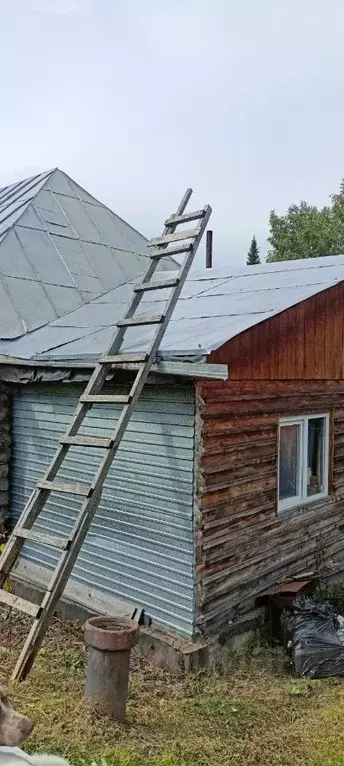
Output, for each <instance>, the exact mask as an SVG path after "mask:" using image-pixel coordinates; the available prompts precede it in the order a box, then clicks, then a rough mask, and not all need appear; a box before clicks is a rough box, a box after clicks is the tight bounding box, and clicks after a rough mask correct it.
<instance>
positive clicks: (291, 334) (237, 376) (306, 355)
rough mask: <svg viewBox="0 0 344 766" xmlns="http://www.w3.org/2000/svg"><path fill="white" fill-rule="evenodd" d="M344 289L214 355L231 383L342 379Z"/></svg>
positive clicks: (338, 288)
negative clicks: (237, 381)
mask: <svg viewBox="0 0 344 766" xmlns="http://www.w3.org/2000/svg"><path fill="white" fill-rule="evenodd" d="M343 330H344V285H343V284H342V283H341V284H339V285H336V286H335V287H331V288H329V289H328V290H324V291H323V292H321V293H318V295H315V296H313V297H312V298H308V300H305V301H303V302H302V303H299V304H298V305H297V306H293V307H292V308H290V309H287V310H286V311H283V312H282V313H281V314H278V315H277V316H275V317H272V318H271V319H267V320H266V321H265V322H262V323H261V324H259V325H256V326H255V327H252V328H250V329H249V330H246V331H245V332H243V333H241V334H240V335H238V336H237V337H236V338H233V339H232V340H230V341H228V342H227V343H225V344H224V345H223V346H222V347H221V348H220V349H218V350H217V351H214V352H213V353H212V354H211V355H210V358H209V361H210V362H218V363H220V364H228V365H229V376H230V379H231V380H252V379H254V380H259V379H260V380H263V379H265V380H278V379H282V380H285V379H289V380H296V379H299V380H302V379H303V380H306V379H308V380H310V379H318V380H341V379H343V378H344V368H343Z"/></svg>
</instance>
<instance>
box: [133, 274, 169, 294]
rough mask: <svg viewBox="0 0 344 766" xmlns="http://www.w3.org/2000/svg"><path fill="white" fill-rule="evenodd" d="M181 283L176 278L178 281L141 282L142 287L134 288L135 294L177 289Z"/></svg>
mask: <svg viewBox="0 0 344 766" xmlns="http://www.w3.org/2000/svg"><path fill="white" fill-rule="evenodd" d="M179 282H180V279H179V277H176V279H162V280H161V282H141V284H140V285H137V287H134V293H141V292H144V291H145V290H163V289H164V288H168V287H177V285H179Z"/></svg>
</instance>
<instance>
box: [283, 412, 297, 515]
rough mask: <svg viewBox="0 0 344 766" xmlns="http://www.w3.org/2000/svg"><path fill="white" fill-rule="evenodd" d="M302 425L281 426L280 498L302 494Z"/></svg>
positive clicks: (284, 498)
mask: <svg viewBox="0 0 344 766" xmlns="http://www.w3.org/2000/svg"><path fill="white" fill-rule="evenodd" d="M300 431H301V428H300V425H298V424H290V425H284V426H281V428H280V453H279V499H280V500H287V499H289V498H293V497H298V495H299V494H300Z"/></svg>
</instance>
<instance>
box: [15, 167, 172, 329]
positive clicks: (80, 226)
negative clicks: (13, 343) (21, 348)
mask: <svg viewBox="0 0 344 766" xmlns="http://www.w3.org/2000/svg"><path fill="white" fill-rule="evenodd" d="M147 255H148V250H147V240H146V239H145V237H143V236H142V235H141V234H139V232H137V231H136V230H135V229H133V228H132V227H131V226H129V224H127V223H126V222H125V221H123V220H122V219H121V218H119V216H117V215H115V213H113V212H112V211H111V210H109V208H107V207H106V206H105V205H103V204H102V203H101V202H98V200H96V199H95V198H94V197H92V196H91V195H90V194H89V193H88V192H86V191H85V190H84V189H82V188H81V186H79V185H78V184H76V183H75V181H73V180H72V179H71V178H69V177H68V176H67V175H66V174H65V173H63V172H62V171H61V170H59V169H58V168H56V169H55V170H51V171H48V172H47V173H42V174H40V175H37V176H33V177H32V178H28V179H26V180H24V181H20V182H18V183H16V184H12V185H11V186H6V187H4V188H2V189H0V338H2V339H3V340H6V339H7V340H9V339H13V338H18V337H20V336H23V335H25V334H26V333H27V332H31V331H33V330H35V329H37V328H38V327H42V326H44V325H47V324H48V323H49V322H51V321H53V320H55V319H57V318H59V317H61V316H63V315H64V314H66V313H69V312H71V311H74V309H77V308H79V307H81V306H83V305H85V304H86V303H89V302H90V301H92V300H93V299H94V298H96V297H97V296H99V295H102V294H103V293H106V292H107V291H108V290H109V289H112V288H114V287H116V286H118V285H120V284H122V283H125V282H127V281H128V280H130V279H132V278H133V277H136V276H137V275H139V274H142V272H143V271H144V270H145V268H146V263H147ZM174 265H175V264H174V263H173V261H172V260H171V261H170V268H173V267H174ZM167 267H168V264H166V268H167Z"/></svg>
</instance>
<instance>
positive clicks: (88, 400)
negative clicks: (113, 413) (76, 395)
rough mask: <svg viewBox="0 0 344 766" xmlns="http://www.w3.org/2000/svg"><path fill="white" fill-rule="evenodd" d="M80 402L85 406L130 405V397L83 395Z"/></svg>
mask: <svg viewBox="0 0 344 766" xmlns="http://www.w3.org/2000/svg"><path fill="white" fill-rule="evenodd" d="M80 401H81V402H82V403H83V404H129V402H130V396H122V395H119V394H82V396H80Z"/></svg>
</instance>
